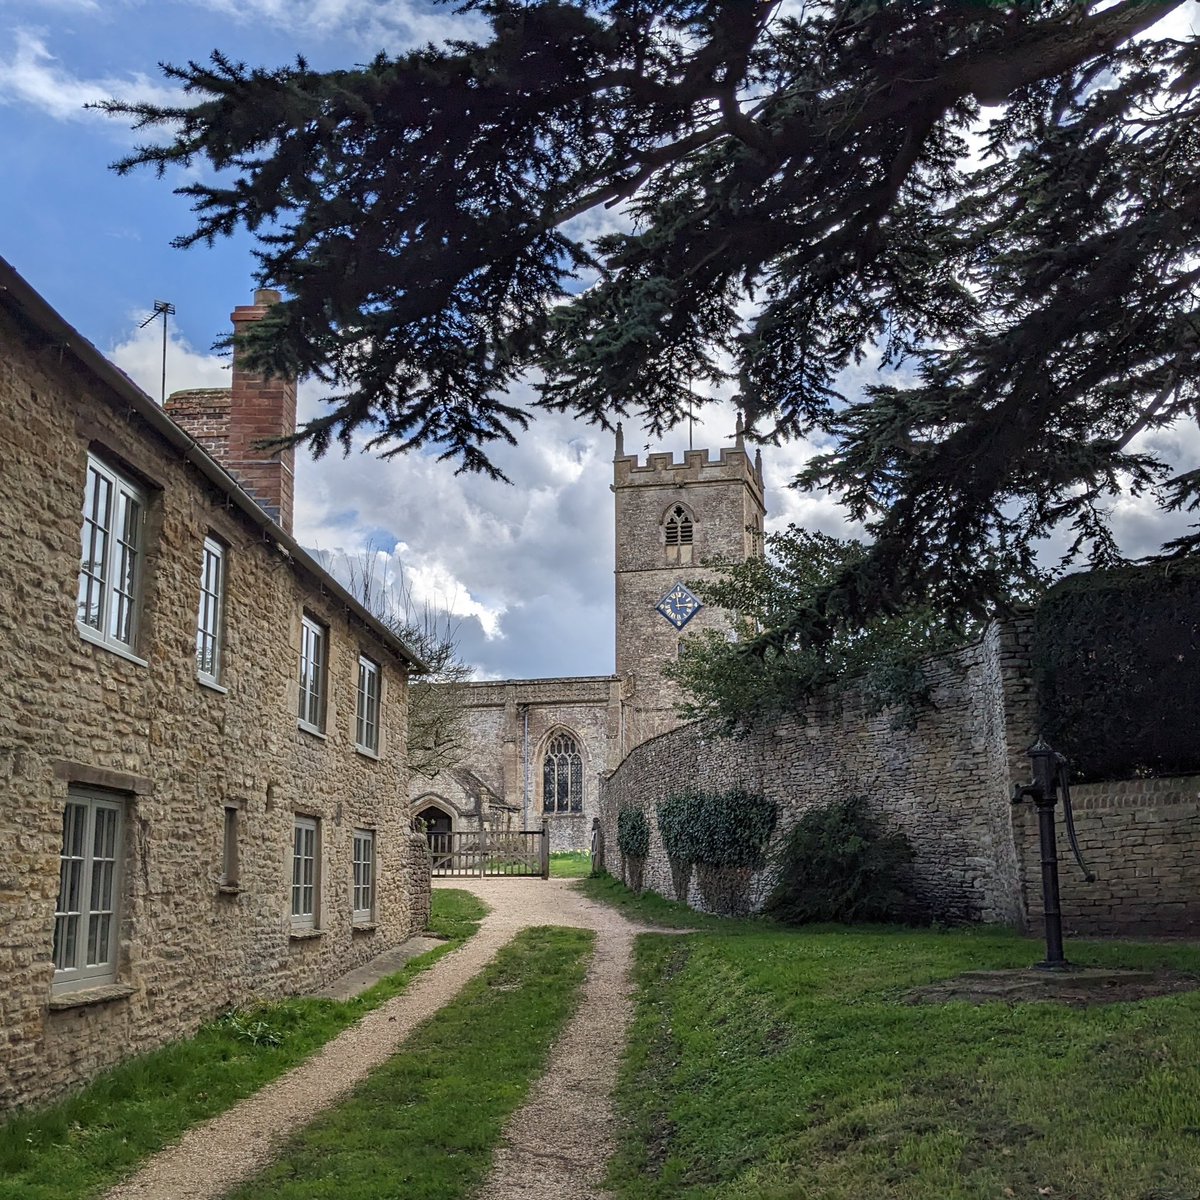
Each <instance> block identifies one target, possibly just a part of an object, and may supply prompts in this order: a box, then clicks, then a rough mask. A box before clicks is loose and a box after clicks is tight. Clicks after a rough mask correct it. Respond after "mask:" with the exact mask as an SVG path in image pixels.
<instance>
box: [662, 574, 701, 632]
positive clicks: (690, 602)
mask: <svg viewBox="0 0 1200 1200" xmlns="http://www.w3.org/2000/svg"><path fill="white" fill-rule="evenodd" d="M703 607H704V605H703V604H701V603H700V601H699V600H697V599H696V597H695V596H693V595H692V593H691V592H689V591H688V590H687V588H685V587H684V586H683V584H682V583H677V584H676V585H675V586H674V587H673V588H672V589H671V590H670V591H669V592H668V593H667V594H666V595H665V596H664V597H663V598H662V599H661V600H660V601H659V602H658V603H657V604H656V605H655V608H656V609H657V610H658V611H659V612H660V613H662V615H663V616H664V617H666V619H667V620H668V621H670V622H671V624H672V625H674V626H675V628H676V629H682V628H683V627H684V626H685V625H686V624H687V623H688V622H689V621H690V620H691V619H692V618H693V617H694V616H695V615H696V614H697V613H698V612H699V611H700V610H701V609H702V608H703Z"/></svg>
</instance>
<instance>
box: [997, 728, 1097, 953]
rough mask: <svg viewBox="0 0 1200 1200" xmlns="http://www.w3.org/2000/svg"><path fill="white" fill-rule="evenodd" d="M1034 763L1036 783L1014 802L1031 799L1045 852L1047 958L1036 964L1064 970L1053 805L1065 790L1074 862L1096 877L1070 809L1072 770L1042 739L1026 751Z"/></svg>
mask: <svg viewBox="0 0 1200 1200" xmlns="http://www.w3.org/2000/svg"><path fill="white" fill-rule="evenodd" d="M1027 753H1028V754H1029V760H1030V762H1031V764H1032V766H1033V782H1032V783H1029V784H1026V785H1025V786H1024V787H1022V786H1021V785H1020V784H1017V785H1016V786H1015V787H1014V788H1013V797H1012V802H1013V803H1014V804H1021V803H1022V802H1023V801H1025V800H1032V801H1033V804H1034V807H1035V808H1036V809H1037V814H1038V839H1039V841H1040V842H1041V851H1042V911H1043V913H1044V914H1045V920H1046V957H1045V959H1044V960H1043V961H1042V962H1040V963H1038V964H1036V965H1037V966H1038V967H1039V968H1041V969H1042V970H1046V971H1063V970H1067V969H1069V968H1070V966H1071V964H1070V963H1069V962H1067V960H1066V957H1065V956H1064V954H1063V935H1062V906H1061V904H1060V902H1059V897H1058V845H1057V837H1056V835H1055V829H1054V806H1055V805H1056V804H1057V803H1058V793H1059V790H1060V789H1061V790H1062V797H1063V819H1064V821H1065V822H1066V826H1067V840H1068V841H1069V842H1070V843H1071V849H1072V851H1073V852H1074V854H1075V861H1076V862H1077V863H1078V864H1079V869H1080V870H1081V871H1082V872H1083V877H1084V879H1086V880H1087V881H1088V883H1094V882H1095V879H1096V876H1095V875H1094V874H1092V872H1091V871H1089V870H1088V867H1087V864H1086V863H1085V862H1084V861H1083V855H1082V854H1081V853H1080V851H1079V839H1078V838H1077V837H1076V836H1075V815H1074V813H1073V812H1072V811H1071V789H1070V786H1069V779H1070V772H1069V771H1068V769H1067V760H1066V759H1065V758H1064V757H1063V756H1062V755H1061V754H1059V753H1058V752H1057V751H1056V750H1052V749H1051V748H1050V747H1049V746H1047V745H1046V743H1045V741H1044V740H1043V739H1042V738H1040V737H1039V738H1038V740H1037V741H1036V742H1035V743H1034V745H1032V746H1030V747H1029V750H1028V752H1027Z"/></svg>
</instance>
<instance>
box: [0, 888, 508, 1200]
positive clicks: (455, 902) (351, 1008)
mask: <svg viewBox="0 0 1200 1200" xmlns="http://www.w3.org/2000/svg"><path fill="white" fill-rule="evenodd" d="M486 911H487V908H486V906H485V905H484V904H482V903H481V902H480V901H479V900H477V899H476V898H475V897H474V896H472V895H471V894H470V893H469V892H464V891H456V890H452V889H445V888H438V889H436V890H435V891H434V893H433V911H432V914H431V917H430V922H429V923H430V928H431V930H432V931H433V932H434V933H436V934H438V935H439V936H441V937H444V938H447V939H448V940H447V941H446V943H445V944H444V945H442V946H439V947H437V948H436V949H434V950H431V951H429V952H428V953H427V954H423V955H420V956H419V957H417V958H414V959H412V960H411V961H410V962H408V963H407V964H405V966H404V969H403V970H401V971H398V972H396V973H395V974H394V975H389V976H388V977H387V978H386V979H382V980H380V982H379V983H377V984H376V985H375V986H374V987H372V988H370V989H369V990H368V991H366V992H364V993H363V994H362V995H361V996H358V997H357V998H356V999H354V1000H351V1001H347V1002H344V1003H343V1002H340V1001H335V1000H313V999H296V1000H284V1001H280V1002H278V1003H274V1004H266V1005H262V1006H261V1007H258V1008H255V1009H253V1010H251V1011H248V1012H244V1013H239V1014H235V1015H234V1017H233V1018H232V1019H231V1018H229V1017H226V1018H224V1019H221V1020H217V1021H213V1022H210V1023H209V1024H207V1025H205V1026H203V1027H202V1028H201V1029H200V1031H199V1032H198V1033H197V1034H196V1036H195V1037H192V1038H188V1039H187V1040H185V1041H180V1042H174V1043H172V1044H171V1045H169V1046H164V1047H163V1048H162V1049H161V1050H156V1051H154V1052H153V1053H151V1054H147V1055H144V1056H142V1057H140V1058H137V1059H133V1060H132V1061H130V1062H127V1063H124V1064H123V1065H122V1066H120V1067H117V1068H115V1069H114V1070H112V1071H109V1072H107V1073H106V1074H104V1075H102V1076H100V1077H99V1078H98V1079H96V1080H95V1081H94V1082H93V1083H92V1084H90V1085H89V1086H88V1087H86V1088H84V1089H83V1090H82V1091H81V1092H78V1093H76V1094H75V1095H74V1096H71V1097H70V1098H68V1099H66V1100H64V1101H62V1102H61V1103H59V1104H55V1105H53V1106H51V1107H49V1108H45V1109H41V1110H38V1111H36V1112H33V1113H29V1114H25V1115H21V1116H18V1117H16V1118H14V1119H12V1120H10V1121H8V1122H7V1123H5V1124H3V1125H0V1200H80V1198H82V1197H87V1196H94V1195H97V1194H100V1193H102V1192H103V1191H104V1190H105V1189H107V1188H108V1187H109V1186H111V1185H112V1184H113V1183H115V1182H116V1181H117V1180H118V1179H120V1178H121V1177H123V1176H124V1175H126V1174H128V1173H129V1172H130V1171H131V1170H132V1169H133V1168H134V1167H135V1166H136V1165H137V1164H138V1163H139V1162H141V1161H142V1160H143V1159H145V1158H147V1157H148V1156H149V1155H151V1154H153V1153H154V1152H155V1151H157V1150H160V1149H161V1148H162V1147H163V1146H165V1145H166V1144H168V1143H169V1142H171V1141H173V1140H174V1139H176V1138H178V1137H179V1135H180V1134H181V1133H183V1131H184V1130H185V1129H187V1128H188V1127H189V1126H191V1125H194V1124H196V1122H198V1121H202V1120H204V1119H206V1118H208V1117H212V1116H215V1115H217V1114H218V1113H221V1112H224V1111H225V1110H226V1109H227V1108H229V1107H230V1106H231V1105H233V1104H235V1103H237V1101H238V1100H241V1099H242V1098H243V1097H245V1096H248V1095H250V1094H251V1093H253V1092H255V1091H257V1090H258V1089H259V1088H261V1087H262V1086H263V1085H264V1084H266V1083H269V1082H270V1081H271V1080H272V1079H275V1078H277V1077H278V1076H280V1075H282V1074H283V1073H284V1072H285V1071H287V1070H288V1069H289V1068H291V1067H293V1066H295V1065H296V1064H297V1063H299V1062H301V1061H303V1060H304V1059H306V1058H307V1057H308V1056H309V1055H310V1054H312V1053H313V1052H314V1051H316V1050H317V1049H319V1048H320V1047H321V1046H323V1045H324V1044H325V1043H326V1042H327V1041H329V1039H330V1038H332V1037H334V1036H335V1035H336V1034H338V1033H340V1032H341V1031H342V1030H343V1029H345V1028H346V1027H347V1026H348V1025H351V1024H353V1022H355V1021H356V1020H358V1018H359V1017H361V1016H362V1015H363V1014H364V1013H366V1012H368V1011H370V1010H371V1009H372V1008H376V1007H377V1006H378V1005H380V1004H382V1003H383V1002H384V1001H385V1000H389V999H391V998H392V997H393V996H396V995H399V993H400V992H402V991H403V990H404V989H405V988H406V987H407V986H408V984H409V982H410V981H411V980H412V979H413V978H414V977H415V976H416V975H418V974H420V972H421V971H424V970H425V969H427V968H428V967H430V966H432V965H433V963H434V962H436V961H437V959H438V958H440V957H441V956H442V955H443V954H445V953H447V951H449V950H451V949H453V948H454V947H455V946H458V945H460V944H461V943H462V941H463V940H465V939H466V938H467V937H469V936H470V935H471V934H473V933H474V932H475V930H476V929H477V928H478V927H479V922H480V920H482V918H483V916H484V914H485V913H486ZM181 1200H182V1198H181Z"/></svg>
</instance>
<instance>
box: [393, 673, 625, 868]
mask: <svg viewBox="0 0 1200 1200" xmlns="http://www.w3.org/2000/svg"><path fill="white" fill-rule="evenodd" d="M463 686H464V691H465V695H466V699H465V702H464V710H465V716H464V725H465V740H466V751H465V753H464V755H463V758H462V760H461V762H460V763H459V770H457V771H453V770H452V771H444V772H442V773H441V774H440V775H439V776H438V777H437V778H435V779H431V780H430V779H420V778H417V777H415V776H414V778H413V780H412V782H411V785H410V798H411V802H412V810H413V812H414V813H415V812H419V811H421V810H422V809H424V808H426V807H427V806H429V805H434V806H436V807H439V808H441V809H442V810H443V811H444V812H447V813H448V814H449V815H450V816H451V818H452V819H453V821H454V828H455V829H456V830H457V829H464V830H466V829H475V828H477V827H478V805H479V799H480V798H481V797H482V798H484V799H486V798H487V796H488V795H489V794H490V795H491V796H494V797H495V798H496V800H497V801H498V803H497V805H496V810H495V812H496V817H495V818H494V819H500V814H501V813H505V814H507V813H508V812H511V813H512V814H513V818H514V820H513V822H512V823H513V824H515V827H516V828H518V829H540V828H541V826H542V822H543V820H544V821H546V822H547V824H548V825H549V829H550V848H551V850H554V851H559V850H586V849H587V848H588V846H589V844H590V839H591V828H592V819H593V817H595V815H596V814H597V813H598V812H599V799H600V779H601V777H602V776H603V775H604V774H605V773H607V772H608V771H611V770H612V769H613V767H615V766H616V764H617V761H618V759H619V746H620V737H621V705H620V697H619V689H618V684H617V680H616V679H615V678H614V677H613V676H610V675H598V676H591V677H587V676H585V677H581V678H575V679H571V678H564V679H523V680H522V679H517V680H512V679H510V680H503V681H501V682H479V683H468V684H466V685H463ZM559 731H565V732H568V733H570V734H572V735H573V736H574V737H575V738H576V739H577V740H578V742H579V744H580V746H581V747H582V749H583V760H584V761H583V808H582V811H581V812H579V813H546V812H545V811H544V808H543V803H542V762H543V758H544V755H545V751H546V746H547V744H548V742H549V741H550V739H551V738H552V737H553V736H554V734H555V733H557V732H559ZM479 784H482V785H484V786H483V788H480V786H479Z"/></svg>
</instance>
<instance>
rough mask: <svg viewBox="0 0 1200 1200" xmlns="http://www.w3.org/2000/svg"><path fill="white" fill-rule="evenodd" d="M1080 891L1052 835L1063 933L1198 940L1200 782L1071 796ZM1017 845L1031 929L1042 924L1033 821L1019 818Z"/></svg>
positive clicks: (1093, 786)
mask: <svg viewBox="0 0 1200 1200" xmlns="http://www.w3.org/2000/svg"><path fill="white" fill-rule="evenodd" d="M1071 799H1072V804H1073V807H1074V810H1075V827H1076V829H1077V831H1078V834H1079V847H1080V850H1081V851H1082V853H1083V858H1084V861H1085V862H1086V863H1087V865H1088V867H1089V868H1090V869H1091V870H1092V872H1093V873H1094V874H1095V876H1096V879H1095V882H1094V883H1087V882H1086V881H1085V880H1084V878H1083V876H1082V874H1081V872H1080V870H1079V868H1078V866H1077V865H1076V863H1075V858H1074V855H1073V854H1072V853H1071V850H1070V847H1069V846H1068V844H1067V838H1066V834H1065V832H1064V831H1063V830H1062V829H1061V828H1060V830H1059V846H1058V857H1059V890H1060V893H1061V898H1062V911H1063V928H1064V929H1065V930H1066V931H1067V932H1068V933H1072V932H1077V933H1093V934H1094V933H1102V934H1113V933H1116V934H1129V935H1134V934H1146V933H1149V934H1156V933H1157V934H1174V935H1189V936H1192V937H1194V936H1196V935H1197V934H1198V933H1200V776H1196V775H1188V776H1179V777H1176V778H1164V779H1124V780H1116V781H1112V782H1108V783H1087V784H1077V785H1076V786H1075V787H1073V788H1072V789H1071ZM1019 814H1020V815H1019V816H1018V819H1017V821H1016V832H1017V844H1018V847H1019V850H1020V854H1021V861H1022V865H1023V868H1024V878H1025V880H1026V881H1027V884H1026V888H1025V893H1026V903H1027V905H1028V909H1029V914H1030V918H1031V921H1032V922H1033V924H1034V925H1035V926H1040V922H1041V918H1042V892H1041V884H1040V878H1041V874H1040V873H1041V854H1040V849H1039V843H1038V831H1037V815H1036V813H1035V812H1034V811H1033V810H1032V806H1029V805H1025V806H1022V808H1021V809H1020V810H1019Z"/></svg>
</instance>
